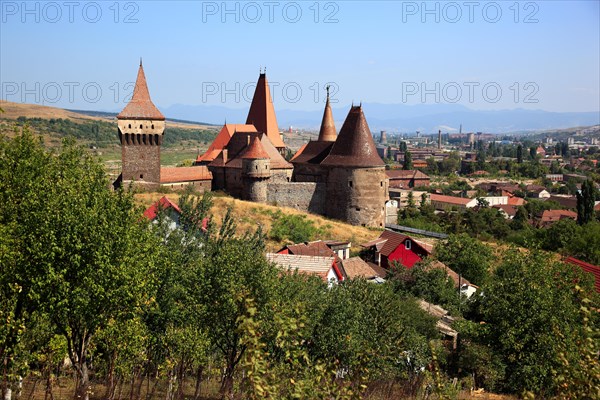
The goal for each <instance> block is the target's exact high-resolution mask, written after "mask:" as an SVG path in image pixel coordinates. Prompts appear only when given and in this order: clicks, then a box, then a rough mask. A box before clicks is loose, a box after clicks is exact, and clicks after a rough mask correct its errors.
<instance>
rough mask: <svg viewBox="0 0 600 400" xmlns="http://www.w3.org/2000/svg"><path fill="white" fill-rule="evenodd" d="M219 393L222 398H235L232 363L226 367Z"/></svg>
mask: <svg viewBox="0 0 600 400" xmlns="http://www.w3.org/2000/svg"><path fill="white" fill-rule="evenodd" d="M219 394H220V395H221V398H222V399H233V367H232V366H230V365H227V367H226V368H225V374H224V375H223V380H222V381H221V389H220V390H219Z"/></svg>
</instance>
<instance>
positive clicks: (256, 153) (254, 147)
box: [242, 136, 269, 160]
mask: <svg viewBox="0 0 600 400" xmlns="http://www.w3.org/2000/svg"><path fill="white" fill-rule="evenodd" d="M244 158H246V159H250V160H257V159H262V158H264V159H269V155H268V154H267V152H266V151H265V149H264V148H263V146H262V144H261V143H260V139H259V138H258V136H254V139H252V143H250V146H248V148H247V149H246V151H244V154H243V155H242V159H244Z"/></svg>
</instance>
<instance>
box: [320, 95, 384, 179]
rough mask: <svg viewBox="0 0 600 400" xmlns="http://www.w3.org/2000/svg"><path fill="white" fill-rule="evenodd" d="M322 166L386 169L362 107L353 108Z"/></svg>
mask: <svg viewBox="0 0 600 400" xmlns="http://www.w3.org/2000/svg"><path fill="white" fill-rule="evenodd" d="M321 165H326V166H330V167H384V166H385V163H384V162H383V160H382V159H381V157H379V154H377V148H376V147H375V142H374V141H373V135H371V130H370V129H369V125H368V124H367V120H366V119H365V115H364V114H363V111H362V109H361V108H360V106H352V108H350V112H349V113H348V116H347V117H346V120H345V121H344V125H342V129H340V134H339V135H338V139H337V140H336V141H335V143H334V144H333V147H332V149H331V152H330V153H329V155H328V156H327V157H326V158H325V159H324V160H323V162H322V163H321Z"/></svg>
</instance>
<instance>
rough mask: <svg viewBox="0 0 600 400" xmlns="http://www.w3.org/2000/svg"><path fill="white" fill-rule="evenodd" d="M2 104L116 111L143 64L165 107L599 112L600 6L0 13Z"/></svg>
mask: <svg viewBox="0 0 600 400" xmlns="http://www.w3.org/2000/svg"><path fill="white" fill-rule="evenodd" d="M0 5H1V11H2V15H1V25H0V81H1V88H0V89H1V98H2V100H9V101H23V102H28V103H32V102H38V103H43V104H46V105H53V106H59V107H65V108H80V109H97V110H119V109H121V108H122V107H123V105H124V102H125V100H126V97H127V94H128V93H130V92H131V85H128V83H130V82H131V81H133V80H134V79H135V76H136V73H137V66H138V63H139V58H140V57H143V60H144V69H145V71H146V76H147V78H148V84H149V87H150V93H151V95H152V98H153V100H154V102H155V103H156V104H157V105H158V106H159V107H168V106H171V105H173V104H178V103H179V104H189V105H197V104H210V105H223V106H226V107H231V108H247V107H248V103H247V100H248V97H249V96H250V95H251V94H252V92H253V85H254V83H255V82H256V79H257V78H258V73H259V68H261V67H265V66H266V67H267V76H268V79H269V81H270V82H272V83H273V84H274V86H273V87H272V92H273V96H274V101H275V105H276V108H277V109H296V110H315V109H320V108H322V102H323V99H324V97H323V95H324V90H323V88H324V86H325V85H326V84H327V83H328V82H330V83H332V85H333V89H332V90H334V91H335V93H334V95H333V98H334V99H335V100H336V101H338V103H337V104H338V105H339V106H344V105H349V104H350V103H351V102H352V101H354V102H359V101H362V102H370V103H375V102H376V103H396V104H397V103H403V104H436V103H443V104H462V105H465V106H467V107H469V108H473V109H485V110H489V109H513V108H525V109H542V110H547V111H557V112H558V111H598V110H600V27H599V21H600V7H599V1H597V0H593V1H569V2H562V1H535V2H526V1H520V2H516V1H497V2H490V1H481V2H480V1H471V2H469V1H457V2H446V1H444V2H442V1H432V2H422V1H414V2H413V1H370V2H366V1H331V2H316V1H296V2H293V1H257V2H222V1H204V2H192V1H179V2H177V1H175V2H166V1H131V2H116V1H106V2H104V1H98V2H88V1H73V2H63V1H57V2H26V3H23V2H22V1H6V0H1V1H0Z"/></svg>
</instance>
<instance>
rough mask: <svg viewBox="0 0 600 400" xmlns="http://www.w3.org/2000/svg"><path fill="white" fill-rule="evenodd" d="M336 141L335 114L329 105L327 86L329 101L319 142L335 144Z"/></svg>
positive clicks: (326, 105) (326, 104)
mask: <svg viewBox="0 0 600 400" xmlns="http://www.w3.org/2000/svg"><path fill="white" fill-rule="evenodd" d="M336 139H337V133H336V132H335V123H334V122H333V114H332V112H331V106H330V105H329V86H327V100H326V101H325V110H324V111H323V120H322V121H321V129H320V130H319V139H318V141H320V142H335V140H336Z"/></svg>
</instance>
